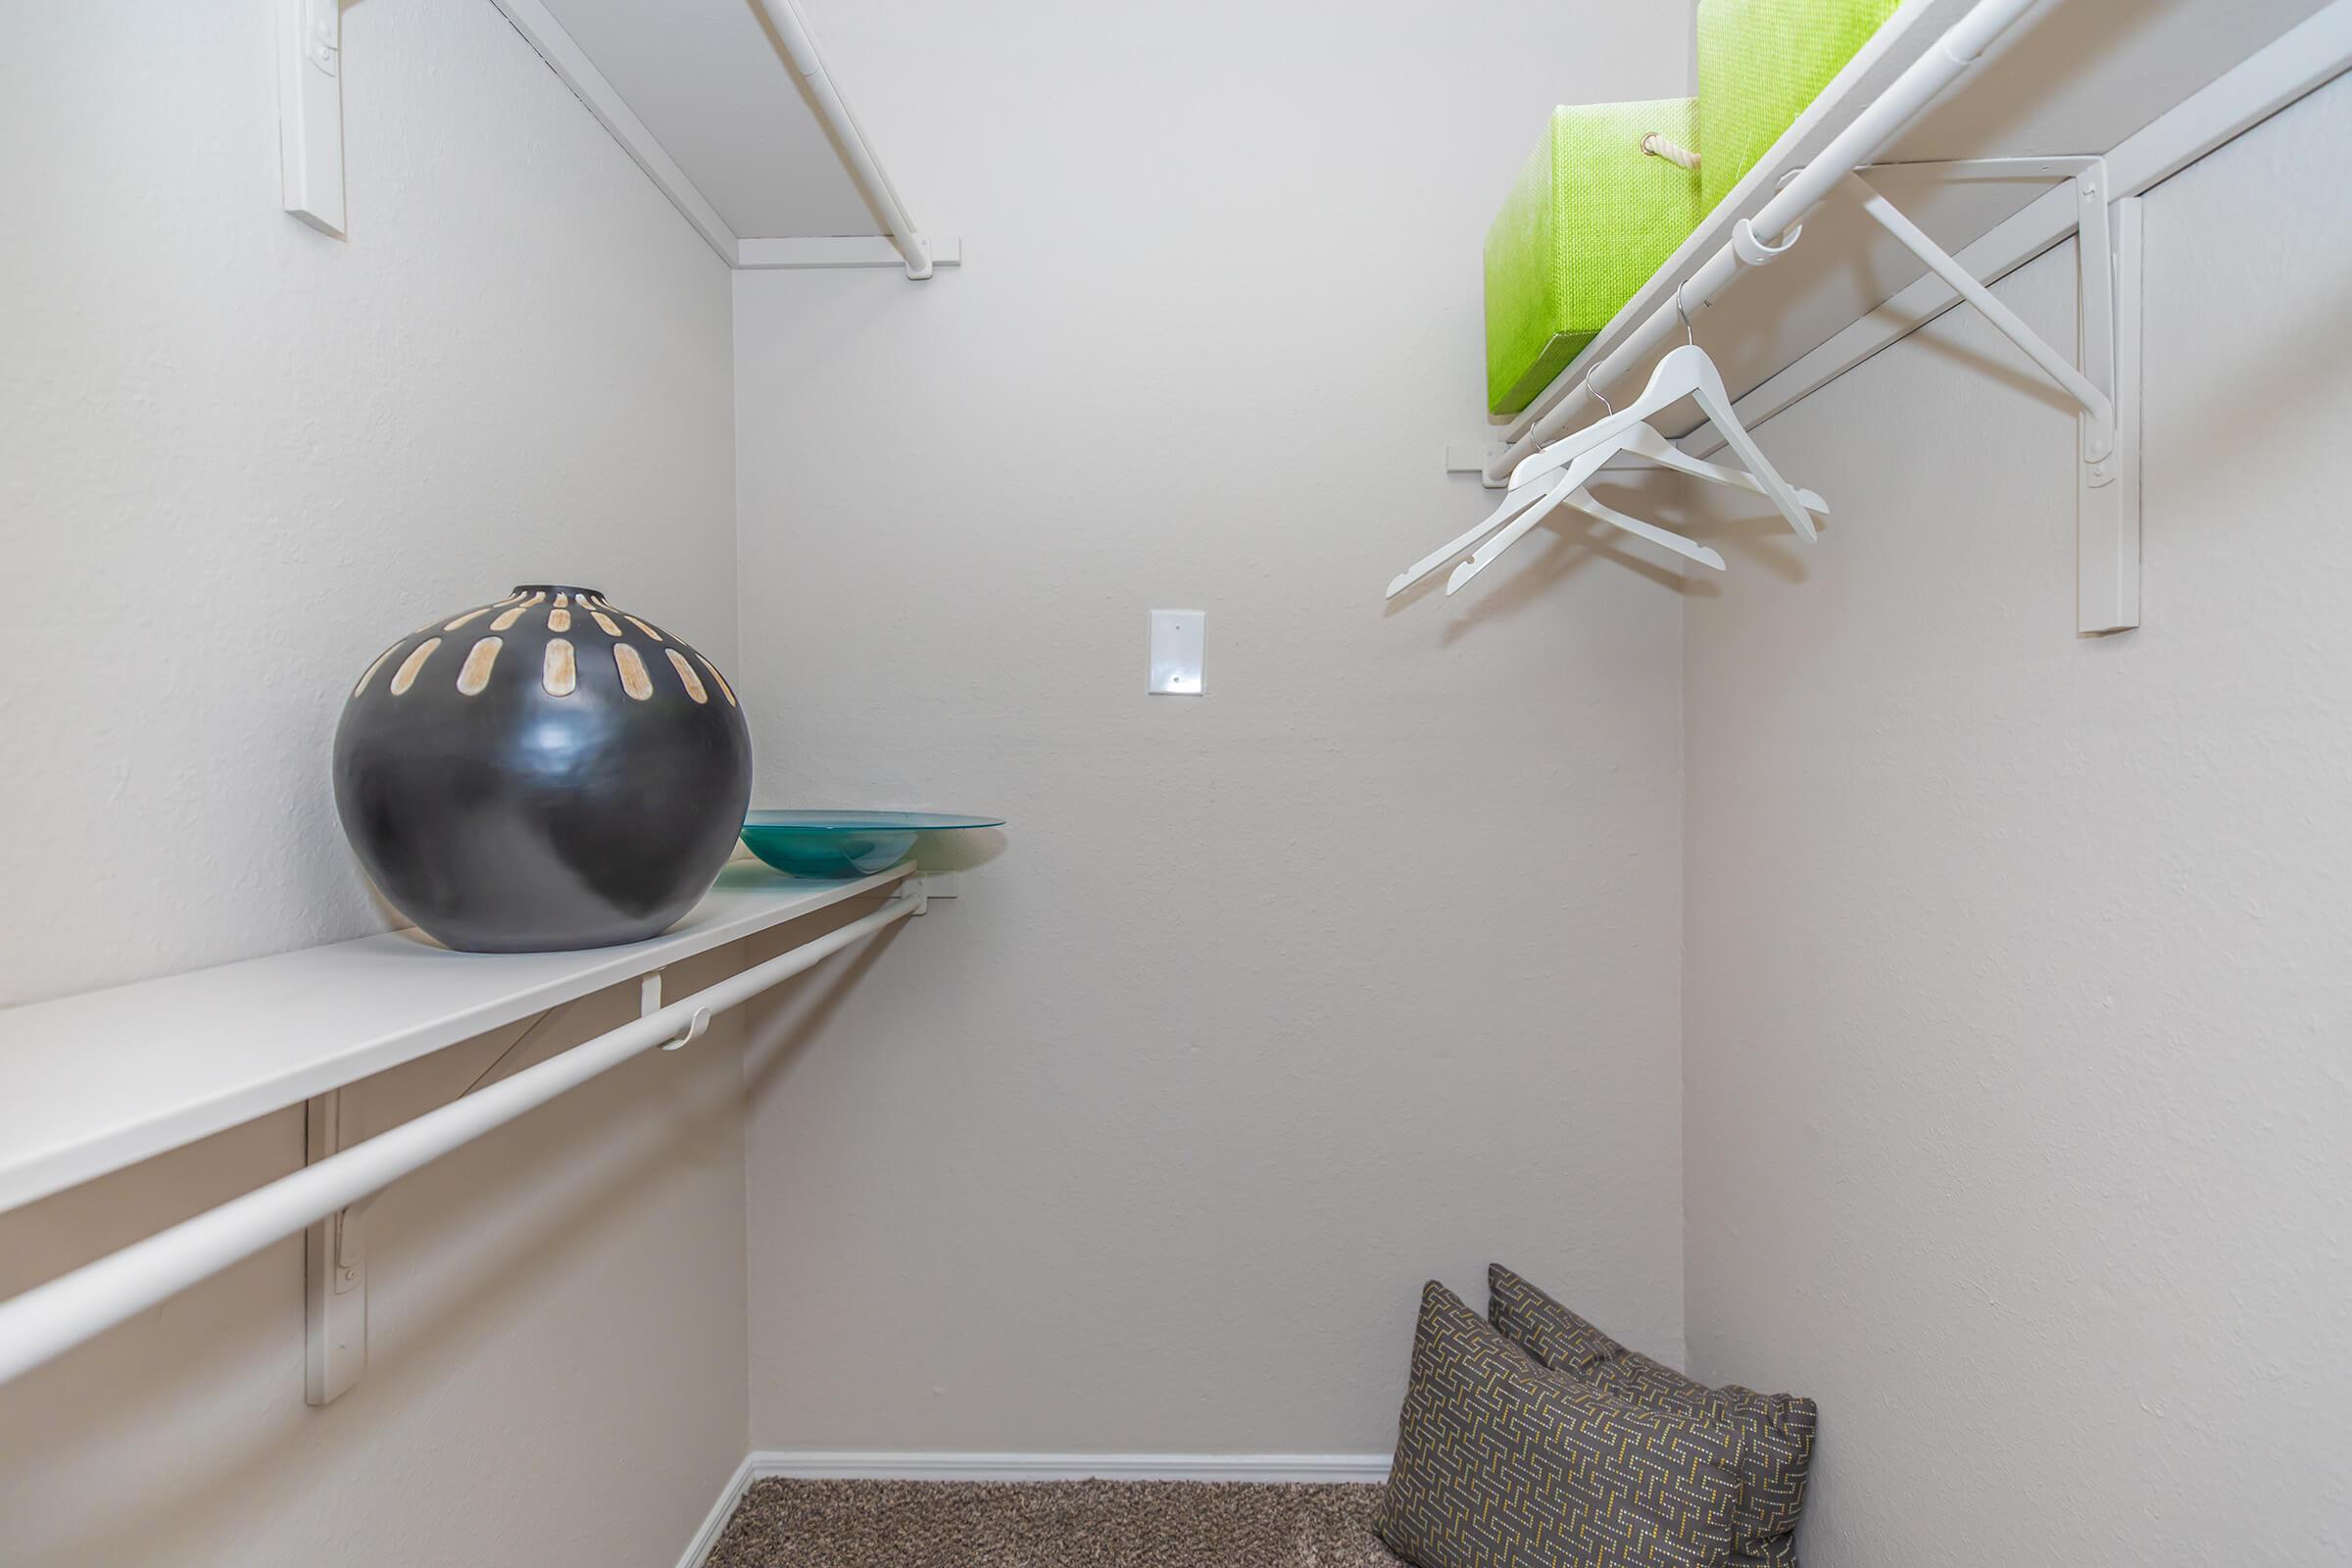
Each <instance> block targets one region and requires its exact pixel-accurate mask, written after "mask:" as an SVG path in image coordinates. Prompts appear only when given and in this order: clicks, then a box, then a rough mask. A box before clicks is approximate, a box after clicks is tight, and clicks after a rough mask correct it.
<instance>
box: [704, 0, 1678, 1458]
mask: <svg viewBox="0 0 2352 1568" xmlns="http://www.w3.org/2000/svg"><path fill="white" fill-rule="evenodd" d="M809 10H810V13H811V21H812V23H813V25H815V26H816V28H817V29H818V31H819V32H820V33H821V35H822V36H823V38H824V40H825V43H826V47H827V49H828V51H829V53H830V55H831V56H832V58H833V61H834V64H835V67H836V69H837V70H838V72H839V73H840V75H841V77H842V79H843V80H844V81H845V82H847V83H849V84H851V86H852V88H853V89H854V90H855V92H856V94H857V97H858V104H859V107H860V112H861V113H864V114H865V115H866V116H867V118H868V119H869V120H870V121H871V122H872V123H874V124H877V125H884V124H886V125H888V126H890V127H891V138H890V145H891V149H892V158H893V169H894V172H900V173H901V174H902V176H903V183H904V184H905V186H906V187H907V198H908V200H909V202H910V203H911V204H912V206H913V208H914V210H915V211H916V212H917V213H918V214H920V215H922V217H923V219H924V221H925V222H926V223H928V224H930V225H931V226H932V227H934V228H936V229H937V230H939V231H940V232H944V233H956V234H960V235H962V236H963V237H964V239H965V243H966V254H967V255H968V257H969V259H970V264H971V265H969V266H968V267H965V268H963V269H962V270H960V271H952V272H946V273H943V274H942V275H941V276H940V277H939V278H938V279H936V280H935V281H933V282H930V283H927V284H922V285H911V284H908V283H907V282H906V281H905V280H904V279H901V278H897V277H894V276H891V275H888V274H882V273H870V272H869V273H833V274H800V275H777V274H758V273H746V274H741V275H739V276H738V278H737V281H736V310H737V334H736V345H737V368H736V373H737V411H738V418H739V425H738V434H737V451H738V456H739V465H740V467H739V471H740V474H741V480H740V495H739V501H740V507H741V515H742V546H741V548H742V586H743V601H742V622H743V641H744V658H743V672H744V682H743V684H744V686H745V688H746V697H747V701H748V703H749V705H750V709H751V711H752V716H753V723H754V730H755V733H756V734H757V736H758V737H759V744H760V786H759V790H760V803H761V804H807V805H832V806H840V805H890V806H916V807H929V808H936V809H968V810H988V811H994V812H999V813H1002V814H1003V815H1005V816H1006V817H1008V818H1010V822H1011V825H1010V826H1009V827H1008V828H1007V829H1006V830H1005V837H1004V840H1003V844H1002V848H1001V853H997V854H995V855H994V858H991V859H989V860H988V862H987V863H986V864H985V866H984V867H983V868H982V869H981V870H979V871H978V872H977V873H975V874H974V875H972V876H971V877H970V878H969V883H968V897H967V898H965V899H964V900H962V901H961V902H960V903H959V904H957V905H953V906H949V907H946V908H945V909H943V910H942V911H941V912H940V913H938V914H937V915H934V916H928V917H926V918H925V920H924V921H923V922H921V923H920V924H919V925H918V926H916V927H914V928H912V929H910V930H908V931H907V933H906V934H905V935H904V936H903V937H900V938H898V939H896V940H895V941H894V942H893V943H892V945H891V947H890V950H889V952H888V955H887V956H886V957H885V958H883V959H882V960H881V961H879V962H877V963H875V964H874V965H873V966H872V968H871V969H870V970H869V971H867V972H866V973H865V974H864V976H863V978H862V980H861V981H860V982H859V983H858V984H856V985H855V987H854V988H851V987H848V986H846V985H843V984H842V983H840V982H838V981H837V982H835V983H833V984H820V985H816V986H812V987H809V988H808V989H807V990H805V991H804V992H803V993H800V994H799V995H797V996H796V997H795V998H794V999H792V1000H791V1001H790V1002H788V1003H787V1004H785V1005H782V1006H780V1007H778V1008H775V1009H770V1010H769V1012H768V1013H767V1014H766V1016H767V1019H768V1021H767V1023H766V1024H765V1026H764V1027H762V1026H760V1025H759V1024H757V1023H756V1024H755V1040H754V1044H753V1051H754V1054H755V1061H756V1069H755V1073H756V1076H755V1084H756V1097H755V1107H754V1111H753V1115H754V1128H753V1133H752V1137H751V1150H750V1154H749V1159H750V1170H751V1269H752V1355H753V1365H754V1376H753V1429H754V1437H755V1439H756V1440H757V1441H758V1442H759V1443H760V1445H762V1446H792V1447H825V1448H858V1447H871V1448H889V1449H925V1448H932V1449H956V1448H977V1449H1013V1450H1018V1449H1031V1450H1157V1451H1183V1450H1196V1451H1201V1450H1205V1451H1247V1450H1273V1451H1294V1452H1298V1451H1308V1452H1311V1451H1334V1450H1339V1451H1359V1452H1360V1451H1371V1450H1380V1449H1385V1448H1386V1447H1388V1446H1390V1445H1392V1444H1393V1443H1394V1442H1395V1434H1396V1415H1397V1398H1398V1397H1399V1396H1400V1394H1401V1391H1402V1387H1403V1377H1404V1370H1405V1356H1406V1349H1407V1342H1408V1339H1409V1334H1410V1325H1411V1315H1412V1310H1413V1305H1414V1292H1415V1289H1416V1287H1417V1286H1418V1285H1419V1283H1420V1281H1421V1280H1422V1279H1424V1278H1426V1277H1428V1276H1429V1275H1432V1274H1437V1275H1441V1276H1443V1277H1445V1278H1446V1279H1447V1280H1448V1281H1450V1282H1451V1283H1453V1284H1454V1285H1456V1286H1457V1287H1460V1288H1462V1289H1464V1290H1467V1291H1471V1292H1473V1293H1474V1295H1477V1296H1478V1298H1479V1299H1483V1290H1484V1286H1483V1282H1482V1277H1483V1272H1484V1267H1485V1264H1486V1263H1487V1261H1488V1259H1489V1258H1490V1257H1491V1256H1495V1255H1501V1256H1505V1257H1507V1258H1509V1259H1510V1260H1512V1261H1514V1262H1515V1263H1517V1265H1518V1266H1519V1267H1521V1268H1523V1269H1525V1270H1527V1271H1528V1272H1529V1273H1531V1274H1533V1275H1534V1276H1535V1277H1537V1278H1539V1279H1543V1280H1545V1281H1547V1282H1551V1283H1554V1284H1556V1285H1558V1286H1559V1287H1560V1288H1561V1289H1563V1290H1567V1291H1571V1292H1573V1293H1575V1294H1576V1295H1577V1296H1578V1298H1579V1299H1582V1300H1584V1301H1586V1302H1588V1303H1590V1304H1591V1306H1592V1308H1593V1311H1594V1312H1595V1313H1597V1314H1598V1315H1600V1316H1601V1317H1602V1319H1603V1320H1604V1321H1606V1322H1608V1323H1609V1324H1610V1325H1611V1326H1612V1327H1614V1328H1616V1329H1618V1330H1619V1331H1621V1332H1622V1333H1624V1334H1625V1335H1626V1336H1627V1337H1628V1338H1629V1339H1632V1340H1634V1341H1636V1342H1638V1343H1640V1344H1642V1345H1644V1346H1647V1347H1649V1348H1653V1349H1655V1350H1657V1351H1659V1352H1660V1353H1662V1354H1666V1355H1669V1356H1672V1355H1675V1354H1677V1353H1678V1352H1679V1350H1680V1348H1681V1331H1682V1318H1681V1311H1682V1308H1681V1299H1680V1289H1679V1274H1680V1267H1681V1259H1680V1246H1679V1235H1680V1214H1681V1195H1680V1191H1679V1185H1678V1183H1679V1170H1680V1152H1679V1147H1678V1140H1679V1128H1680V1110H1679V1102H1678V1098H1677V1096H1678V1088H1677V1082H1678V1069H1679V1063H1678V1046H1677V1042H1678V1039H1679V1033H1678V1028H1679V1026H1678V1020H1677V1009H1678V1000H1677V992H1678V978H1677V976H1678V952H1677V949H1678V925H1677V920H1678V903H1679V895H1678V889H1679V886H1680V872H1679V862H1678V839H1679V834H1680V805H1679V735H1680V717H1679V712H1678V692H1679V689H1680V688H1679V674H1678V662H1679V643H1680V619H1681V616H1680V611H1679V608H1678V605H1677V602H1676V599H1675V597H1674V594H1673V592H1672V590H1671V587H1670V586H1669V585H1667V584H1663V583H1661V582H1659V581H1657V580H1654V579H1653V578H1651V577H1650V576H1647V575H1644V574H1643V573H1642V572H1640V571H1633V570H1627V569H1624V568H1623V567H1621V566H1619V565H1616V564H1602V563H1598V562H1596V561H1595V560H1594V558H1593V557H1592V556H1590V555H1589V554H1587V553H1585V552H1583V551H1581V550H1578V549H1575V548H1572V547H1570V546H1569V545H1567V544H1566V543H1564V542H1562V543H1559V544H1555V545H1552V546H1551V547H1550V548H1549V549H1548V552H1546V550H1545V549H1544V547H1543V546H1541V545H1536V546H1531V547H1530V548H1529V549H1528V550H1527V551H1526V552H1525V556H1524V560H1523V562H1522V563H1521V564H1522V565H1523V566H1524V567H1525V569H1523V570H1520V571H1518V572H1515V573H1510V572H1498V573H1495V574H1494V575H1493V577H1492V578H1490V580H1489V581H1488V582H1487V583H1482V584H1481V587H1480V590H1479V591H1478V592H1476V593H1473V594H1470V595H1466V596H1464V598H1462V599H1460V600H1456V601H1452V602H1446V601H1444V600H1443V599H1441V598H1437V597H1424V598H1421V599H1418V600H1416V601H1415V602H1413V603H1411V604H1410V605H1408V606H1405V607H1403V608H1401V609H1398V610H1397V611H1395V612H1393V613H1383V609H1382V606H1381V602H1380V592H1381V589H1382V586H1383V585H1384V584H1385V583H1386V582H1387V581H1388V579H1389V578H1390V576H1391V575H1393V574H1394V573H1395V572H1396V571H1397V568H1398V567H1399V566H1401V565H1403V564H1405V563H1406V562H1408V561H1410V560H1412V559H1413V558H1414V557H1415V556H1418V555H1419V554H1420V553H1421V552H1422V551H1423V550H1425V549H1427V548H1428V546H1429V543H1430V542H1431V541H1432V540H1433V539H1435V538H1441V537H1443V536H1444V535H1445V534H1446V533H1447V532H1450V531H1452V530H1453V529H1455V528H1458V527H1460V526H1461V525H1462V524H1463V523H1464V522H1465V521H1467V520H1468V519H1469V518H1471V517H1473V516H1475V515H1477V514H1478V513H1479V512H1481V511H1482V510H1484V509H1485V508H1486V507H1488V506H1490V505H1491V504H1492V498H1491V497H1490V496H1489V495H1488V494H1487V493H1486V492H1484V491H1483V490H1481V489H1479V488H1478V487H1477V485H1476V484H1475V483H1474V482H1472V481H1469V480H1466V479H1459V478H1456V479H1451V480H1449V479H1448V478H1447V477H1446V475H1445V474H1444V472H1443V471H1442V466H1441V458H1442V457H1443V447H1444V443H1445V440H1446V437H1448V436H1449V435H1455V436H1469V435H1476V434H1478V433H1479V431H1480V428H1481V426H1480V421H1479V419H1478V417H1477V412H1476V411H1477V410H1478V409H1479V407H1480V402H1479V398H1480V389H1481V386H1482V373H1481V364H1480V348H1479V344H1480V325H1479V311H1480V287H1481V283H1480V270H1479V246H1480V241H1481V239H1482V237H1483V236H1484V234H1485V230H1486V224H1487V221H1488V220H1489V218H1490V217H1491V216H1492V214H1493V211H1494V208H1495V204H1496V203H1497V202H1498V201H1499V200H1500V199H1501V196H1502V193H1503V190H1504V188H1505V186H1506V185H1507V184H1508V181H1509V178H1510V174H1511V171H1512V170H1513V169H1514V168H1515V167H1516V166H1517V164H1518V162H1519V160H1520V159H1521V158H1522V157H1524V156H1525V154H1526V153H1527V151H1528V150H1529V149H1530V148H1531V147H1532V146H1533V145H1534V143H1535V141H1536V139H1537V137H1538V135H1539V134H1540V133H1541V131H1542V128H1543V125H1544V118H1545V116H1546V115H1547V113H1548V112H1549V109H1550V107H1551V105H1552V104H1554V103H1555V102H1558V101H1561V100H1563V99H1569V100H1575V99H1583V98H1611V97H1641V96H1656V95H1662V94H1668V93H1672V92H1675V91H1678V90H1681V88H1682V86H1683V84H1684V82H1685V80H1686V79H1687V73H1688V70H1689V47H1690V46H1689V28H1690V17H1689V16H1688V14H1687V8H1683V7H1672V6H1617V5H1602V4H1597V3H1592V4H1571V5H1561V4H1551V3H1544V4H1538V3H1535V0H1513V3H1510V4H1499V5H1494V6H1488V7H1484V8H1481V11H1480V15H1479V16H1478V17H1477V18H1475V19H1472V18H1469V17H1466V16H1465V15H1464V14H1463V13H1462V12H1461V10H1460V8H1458V7H1452V6H1446V5H1442V4H1437V3H1435V0H1423V3H1413V4H1404V3H1397V0H1390V3H1384V4H1375V5H1338V4H1310V3H1304V0H1292V3H1285V4H1277V5H1267V4H1263V3H1247V4H1245V3H1242V0H1221V3H1215V4H1208V5H1197V6H1184V7H1175V8H1137V7H1106V6H1101V5H1095V4H1088V3H1082V0H1060V3H1051V4H1049V3H1033V4H1028V5H1023V6H1020V7H973V6H968V5H957V4H953V3H950V0H907V3H899V4H892V5H888V6H879V7H861V6H856V5H851V4H847V3H840V0H834V3H822V0H820V3H816V4H812V5H811V6H810V7H809ZM1497 40H1508V44H1507V46H1506V47H1498V46H1497ZM869 106H870V107H869ZM902 149H903V150H902ZM1155 605H1157V606H1174V607H1198V608H1202V609H1205V610H1206V611H1207V612H1208V614H1209V622H1208V624H1209V637H1208V662H1207V669H1208V688H1209V696H1208V697H1207V698H1206V699H1205V700H1200V701H1196V700H1191V699H1180V698H1164V697H1148V696H1146V695H1145V692H1144V662H1145V660H1144V634H1145V614H1146V611H1147V610H1148V609H1150V608H1151V607H1152V606H1155ZM828 1007H829V1009H830V1010H829V1011H827V1010H825V1009H827V1008H828ZM810 1015H813V1016H812V1017H811V1016H810Z"/></svg>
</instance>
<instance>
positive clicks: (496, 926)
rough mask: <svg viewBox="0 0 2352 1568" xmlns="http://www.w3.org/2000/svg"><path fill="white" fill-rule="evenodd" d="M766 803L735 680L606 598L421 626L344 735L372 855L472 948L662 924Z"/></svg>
mask: <svg viewBox="0 0 2352 1568" xmlns="http://www.w3.org/2000/svg"><path fill="white" fill-rule="evenodd" d="M751 794H752V737H751V731H750V730H749V729H747V728H746V727H745V725H744V722H743V712H742V710H741V709H740V708H738V707H737V705H736V701H735V692H734V690H733V688H731V687H730V686H728V684H727V680H726V677H725V676H723V675H721V674H720V673H719V672H718V668H717V666H716V665H714V664H712V663H711V661H709V660H708V659H705V658H704V657H703V656H702V655H700V654H698V653H696V652H695V651H694V650H693V649H691V648H689V647H687V646H686V645H685V644H684V643H681V642H679V641H678V640H677V639H676V638H675V637H672V636H670V635H669V634H668V633H666V632H664V631H662V630H660V629H659V628H657V627H654V626H649V625H647V624H646V623H645V622H644V621H642V620H639V619H638V618H637V617H636V616H634V615H629V614H624V613H621V612H620V611H617V610H615V609H613V607H612V606H611V605H610V604H608V603H606V601H605V597H604V595H602V594H600V593H598V592H597V591H596V590H594V589H592V588H566V587H558V586H552V585H544V584H543V585H535V586H529V587H522V588H517V589H515V592H514V593H513V594H511V595H509V596H508V597H507V598H505V599H502V600H500V601H499V602H498V603H496V604H494V605H484V606H482V607H481V608H480V609H478V610H468V611H465V612H462V613H458V614H456V615H452V616H450V617H449V618H448V619H446V620H436V621H433V622H432V623H431V624H429V625H427V626H425V627H423V628H421V629H420V630H417V631H415V632H411V633H410V634H409V635H408V636H406V637H404V638H402V639H401V640H400V641H399V642H397V643H394V644H393V645H392V646H391V647H390V648H387V649H385V650H384V652H383V653H382V654H381V655H380V656H379V657H378V658H377V659H376V661H375V662H374V663H372V664H370V665H368V673H366V674H365V675H362V676H361V677H360V683H359V685H358V686H356V687H354V688H353V689H352V694H351V700H350V701H349V702H347V703H346V704H344V706H343V719H342V722H341V724H340V725H338V726H337V728H336V730H335V809H336V810H337V811H338V812H339V813H341V815H342V818H343V831H344V833H345V835H346V836H348V837H349V838H350V840H351V847H352V849H353V850H354V851H356V852H357V853H358V855H359V858H360V863H361V864H362V865H364V866H366V867H367V870H368V875H369V876H370V877H372V878H374V879H375V885H376V887H377V888H378V889H379V890H380V891H381V892H382V893H383V895H384V897H385V898H386V899H388V900H390V901H391V903H392V904H393V906H394V907H397V908H398V909H399V910H400V911H401V912H402V913H403V914H405V915H407V916H408V917H409V918H410V919H412V920H414V921H416V922H417V925H419V926H421V927H422V928H423V929H424V931H425V932H426V934H427V935H429V936H432V937H435V938H437V939H438V940H440V941H441V942H443V943H445V944H447V945H448V946H450V947H453V948H463V949H466V950H467V951H469V952H474V953H539V952H545V951H548V950H551V949H564V948H601V947H608V946H610V945H612V944H613V943H616V942H635V941H639V940H640V939H642V938H645V937H650V936H654V935H656V934H658V933H660V932H662V931H663V930H665V929H666V928H667V927H668V926H669V925H670V924H671V923H672V922H674V921H675V920H677V919H678V917H679V916H681V915H683V914H684V913H685V912H686V911H687V910H688V909H690V908H692V907H694V904H695V901H696V900H698V899H700V898H701V897H702V896H703V893H704V892H705V891H706V890H707V889H708V888H709V887H710V886H711V879H712V878H714V877H716V876H717V875H718V868H719V867H720V866H721V865H724V864H725V863H726V860H727V857H728V856H729V855H730V854H731V853H732V852H733V850H734V848H735V841H736V834H737V833H738V832H740V831H741V829H742V827H743V811H744V807H745V806H746V805H747V804H749V802H750V800H751Z"/></svg>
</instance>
